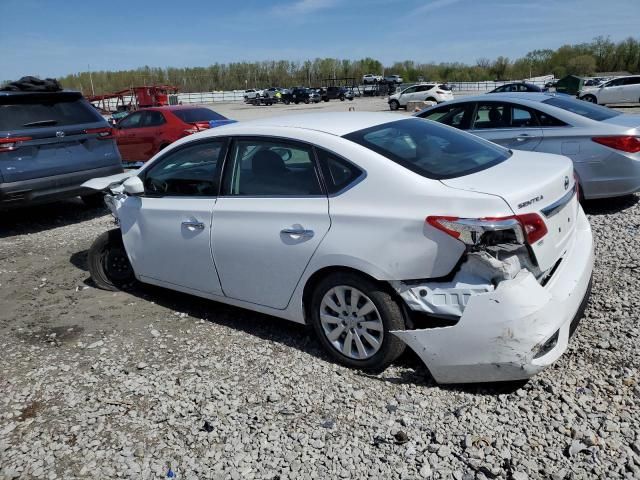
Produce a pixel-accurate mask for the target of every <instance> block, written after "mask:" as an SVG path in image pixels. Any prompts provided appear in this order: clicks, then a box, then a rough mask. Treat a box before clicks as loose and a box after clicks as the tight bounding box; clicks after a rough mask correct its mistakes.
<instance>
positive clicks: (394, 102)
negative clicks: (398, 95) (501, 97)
mask: <svg viewBox="0 0 640 480" xmlns="http://www.w3.org/2000/svg"><path fill="white" fill-rule="evenodd" d="M389 108H390V109H391V110H398V109H399V108H400V102H398V101H397V100H391V101H389Z"/></svg>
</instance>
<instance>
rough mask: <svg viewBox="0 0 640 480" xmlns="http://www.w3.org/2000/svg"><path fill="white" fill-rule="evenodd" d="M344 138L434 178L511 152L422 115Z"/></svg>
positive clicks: (486, 163) (495, 160)
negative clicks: (425, 118) (426, 118)
mask: <svg viewBox="0 0 640 480" xmlns="http://www.w3.org/2000/svg"><path fill="white" fill-rule="evenodd" d="M344 138H346V139H348V140H351V141H352V142H355V143H358V144H360V145H362V146H364V147H366V148H368V149H370V150H373V151H374V152H377V153H379V154H380V155H382V156H384V157H387V158H388V159H389V160H392V161H394V162H396V163H398V164H400V165H402V166H403V167H405V168H408V169H409V170H411V171H413V172H415V173H418V174H420V175H422V176H423V177H427V178H433V179H445V178H455V177H461V176H463V175H469V174H471V173H474V172H478V171H480V170H485V169H487V168H489V167H492V166H493V165H497V164H498V163H501V162H503V161H504V160H506V159H507V158H509V157H510V156H511V152H510V151H509V150H507V149H505V148H502V147H500V146H498V145H494V144H493V143H490V142H488V141H486V140H482V139H481V138H478V137H475V136H473V135H470V134H468V133H464V132H460V131H459V130H455V129H453V128H450V127H446V126H444V125H440V124H438V123H435V122H431V121H428V120H423V119H421V118H411V119H406V120H397V121H395V122H390V123H385V124H382V125H376V126H375V127H371V128H367V129H364V130H358V131H356V132H353V133H349V134H347V135H345V136H344Z"/></svg>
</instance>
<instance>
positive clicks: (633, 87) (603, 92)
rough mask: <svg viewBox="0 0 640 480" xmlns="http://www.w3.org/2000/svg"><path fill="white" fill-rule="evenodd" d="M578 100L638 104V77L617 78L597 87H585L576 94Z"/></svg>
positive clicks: (639, 83) (639, 88) (639, 77)
mask: <svg viewBox="0 0 640 480" xmlns="http://www.w3.org/2000/svg"><path fill="white" fill-rule="evenodd" d="M578 98H580V99H581V100H586V101H587V102H591V103H598V104H600V105H606V104H608V103H640V75H634V76H631V77H618V78H614V79H613V80H609V81H608V82H606V83H603V84H602V85H600V86H599V87H587V88H583V89H582V90H580V92H578Z"/></svg>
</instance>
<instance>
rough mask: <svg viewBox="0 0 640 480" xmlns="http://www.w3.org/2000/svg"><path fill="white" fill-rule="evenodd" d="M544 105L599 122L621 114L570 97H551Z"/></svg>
mask: <svg viewBox="0 0 640 480" xmlns="http://www.w3.org/2000/svg"><path fill="white" fill-rule="evenodd" d="M542 103H546V104H548V105H553V106H554V107H558V108H561V109H563V110H567V111H569V112H572V113H575V114H578V115H581V116H583V117H587V118H590V119H591V120H597V121H599V122H600V121H602V120H607V119H609V118H613V117H617V116H618V115H620V112H616V111H615V110H611V109H610V108H607V107H603V106H600V105H596V104H594V103H589V102H586V101H584V100H576V99H575V98H572V97H569V96H567V97H564V96H563V97H551V98H549V99H547V100H544V101H543V102H542Z"/></svg>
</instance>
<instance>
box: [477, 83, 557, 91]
mask: <svg viewBox="0 0 640 480" xmlns="http://www.w3.org/2000/svg"><path fill="white" fill-rule="evenodd" d="M546 90H547V88H546V87H545V88H540V87H538V86H537V85H534V84H532V83H526V82H516V83H507V84H505V85H502V86H500V87H498V88H494V89H493V90H491V91H490V92H487V93H505V92H544V91H546Z"/></svg>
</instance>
